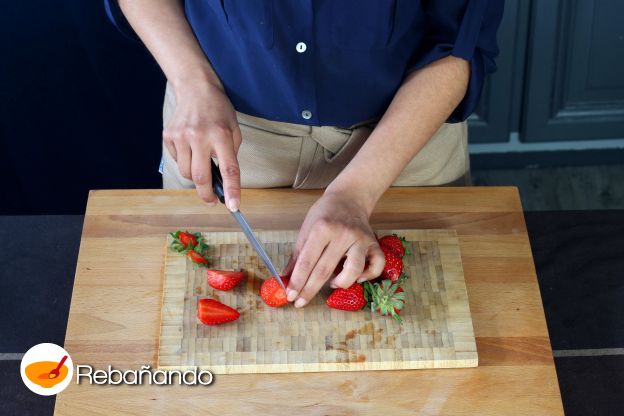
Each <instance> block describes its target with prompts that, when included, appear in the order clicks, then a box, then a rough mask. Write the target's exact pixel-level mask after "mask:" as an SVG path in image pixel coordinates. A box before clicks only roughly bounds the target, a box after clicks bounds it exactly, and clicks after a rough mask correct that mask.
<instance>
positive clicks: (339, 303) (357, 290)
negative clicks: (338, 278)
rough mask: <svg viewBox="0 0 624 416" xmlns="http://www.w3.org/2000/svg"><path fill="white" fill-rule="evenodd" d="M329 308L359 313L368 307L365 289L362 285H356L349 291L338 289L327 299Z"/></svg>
mask: <svg viewBox="0 0 624 416" xmlns="http://www.w3.org/2000/svg"><path fill="white" fill-rule="evenodd" d="M327 306H329V307H330V308H333V309H340V310H341V311H350V312H353V311H359V310H360V309H362V308H363V307H364V306H366V298H365V297H364V288H363V287H362V285H361V284H359V283H354V284H352V285H351V286H350V287H349V288H347V289H341V288H339V289H336V290H334V291H333V292H332V294H331V295H329V298H327Z"/></svg>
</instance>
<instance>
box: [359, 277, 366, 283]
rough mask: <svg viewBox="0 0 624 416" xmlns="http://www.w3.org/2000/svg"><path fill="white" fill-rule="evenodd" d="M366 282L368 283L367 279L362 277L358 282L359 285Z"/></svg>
mask: <svg viewBox="0 0 624 416" xmlns="http://www.w3.org/2000/svg"><path fill="white" fill-rule="evenodd" d="M365 281H366V278H365V277H360V278H359V279H358V280H357V282H358V283H362V282H365Z"/></svg>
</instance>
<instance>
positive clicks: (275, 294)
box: [260, 276, 288, 308]
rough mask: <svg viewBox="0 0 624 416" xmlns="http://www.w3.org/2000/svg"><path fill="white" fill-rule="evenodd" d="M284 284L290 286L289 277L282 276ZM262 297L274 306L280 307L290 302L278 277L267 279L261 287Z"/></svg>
mask: <svg viewBox="0 0 624 416" xmlns="http://www.w3.org/2000/svg"><path fill="white" fill-rule="evenodd" d="M282 281H283V282H284V286H288V278H286V277H284V276H282ZM260 297H261V298H262V300H263V301H264V303H266V304H267V305H269V306H270V307H272V308H280V307H282V306H284V305H286V304H287V303H288V300H287V299H286V292H285V291H284V289H282V286H280V284H279V282H278V281H277V279H276V278H274V277H272V278H270V279H266V280H265V281H264V282H263V283H262V287H261V288H260Z"/></svg>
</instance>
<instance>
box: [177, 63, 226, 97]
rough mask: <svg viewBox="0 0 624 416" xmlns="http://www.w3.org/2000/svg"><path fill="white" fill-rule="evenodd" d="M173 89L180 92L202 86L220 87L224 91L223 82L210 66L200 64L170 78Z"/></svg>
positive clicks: (208, 87) (209, 87)
mask: <svg viewBox="0 0 624 416" xmlns="http://www.w3.org/2000/svg"><path fill="white" fill-rule="evenodd" d="M169 82H170V83H171V86H172V87H173V90H174V91H176V94H177V93H178V92H184V91H197V90H198V89H199V90H201V89H202V88H206V89H215V88H216V89H218V90H220V91H221V92H223V84H221V80H220V79H219V77H218V76H217V74H216V73H215V72H214V71H213V69H212V68H211V67H210V66H199V67H194V68H191V69H186V70H184V71H181V72H180V73H179V74H176V75H175V76H173V77H171V78H169Z"/></svg>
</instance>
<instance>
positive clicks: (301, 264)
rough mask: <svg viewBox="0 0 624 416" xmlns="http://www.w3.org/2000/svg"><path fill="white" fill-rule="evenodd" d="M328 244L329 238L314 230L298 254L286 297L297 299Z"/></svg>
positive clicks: (291, 299)
mask: <svg viewBox="0 0 624 416" xmlns="http://www.w3.org/2000/svg"><path fill="white" fill-rule="evenodd" d="M328 244H329V238H327V237H324V236H323V235H322V234H321V233H319V232H314V231H313V232H312V233H311V234H310V238H308V239H307V240H306V241H305V244H304V246H303V248H302V249H301V252H300V253H299V255H298V256H297V259H296V264H295V267H294V269H293V272H292V275H291V276H290V281H289V283H288V290H287V291H286V298H287V299H288V301H289V302H292V301H293V300H295V298H296V297H297V296H298V295H299V292H301V289H303V287H304V285H305V283H306V282H307V280H308V278H309V277H310V274H311V273H312V271H313V270H314V267H315V266H316V263H317V262H318V260H319V258H320V257H321V254H323V250H325V247H327V245H328Z"/></svg>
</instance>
